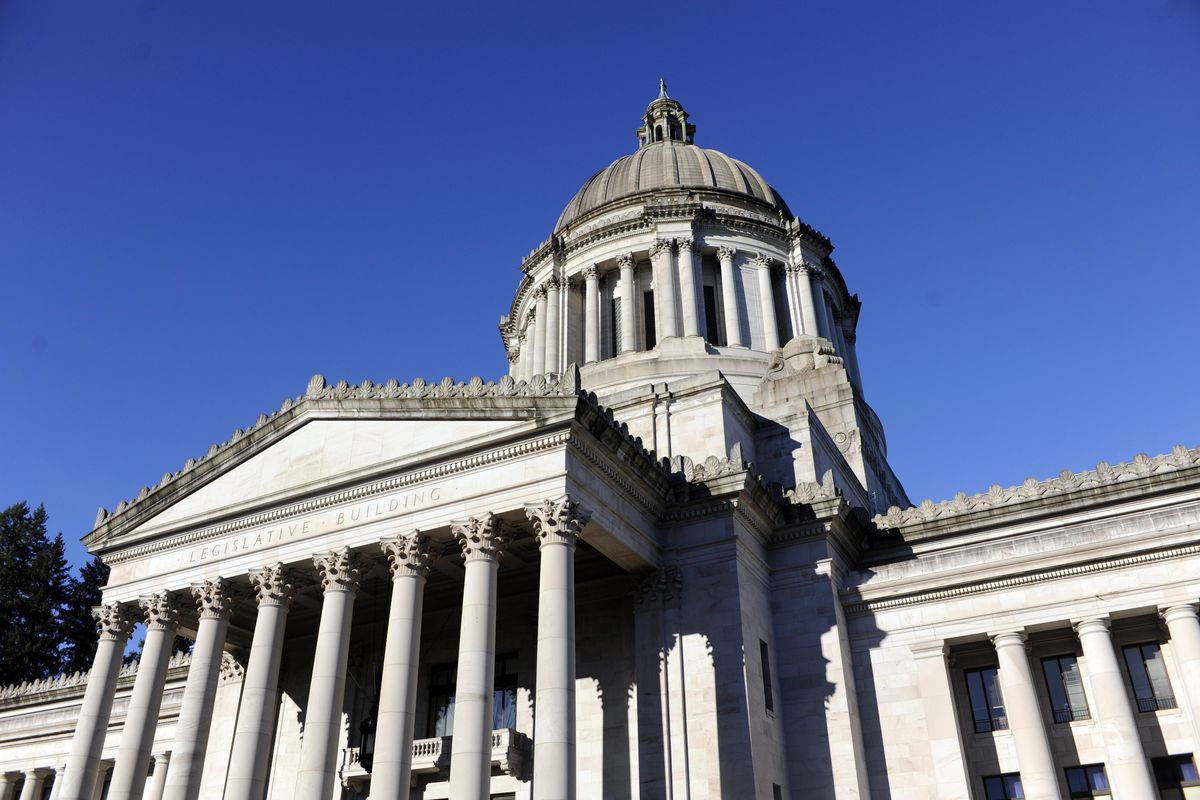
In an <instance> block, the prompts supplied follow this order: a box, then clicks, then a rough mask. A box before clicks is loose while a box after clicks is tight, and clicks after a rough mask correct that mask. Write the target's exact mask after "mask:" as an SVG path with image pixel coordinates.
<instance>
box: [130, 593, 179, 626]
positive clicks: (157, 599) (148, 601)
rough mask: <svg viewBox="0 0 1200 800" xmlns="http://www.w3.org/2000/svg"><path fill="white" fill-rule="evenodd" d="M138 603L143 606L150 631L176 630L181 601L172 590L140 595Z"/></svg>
mask: <svg viewBox="0 0 1200 800" xmlns="http://www.w3.org/2000/svg"><path fill="white" fill-rule="evenodd" d="M138 605H140V606H141V607H142V613H143V614H144V615H145V620H146V630H148V631H174V630H175V628H176V627H177V626H178V625H179V601H178V600H177V599H176V597H175V595H174V594H172V593H171V592H155V593H154V594H152V595H149V596H147V597H140V598H138Z"/></svg>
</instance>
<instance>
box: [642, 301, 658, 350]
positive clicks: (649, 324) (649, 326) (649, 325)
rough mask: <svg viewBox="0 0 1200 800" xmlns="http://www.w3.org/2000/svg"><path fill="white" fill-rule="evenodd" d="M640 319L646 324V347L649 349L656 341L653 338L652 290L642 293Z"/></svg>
mask: <svg viewBox="0 0 1200 800" xmlns="http://www.w3.org/2000/svg"><path fill="white" fill-rule="evenodd" d="M642 319H643V320H644V321H645V325H646V349H647V350H651V349H653V348H654V345H655V343H656V341H657V340H656V339H655V338H654V292H646V293H645V294H643V295H642Z"/></svg>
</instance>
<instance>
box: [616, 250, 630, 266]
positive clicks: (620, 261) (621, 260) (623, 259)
mask: <svg viewBox="0 0 1200 800" xmlns="http://www.w3.org/2000/svg"><path fill="white" fill-rule="evenodd" d="M617 267H618V268H619V269H633V253H623V254H621V255H619V256H617Z"/></svg>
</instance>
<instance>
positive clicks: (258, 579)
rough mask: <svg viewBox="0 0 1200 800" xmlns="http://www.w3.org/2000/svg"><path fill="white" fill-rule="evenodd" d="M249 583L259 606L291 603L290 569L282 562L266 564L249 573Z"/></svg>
mask: <svg viewBox="0 0 1200 800" xmlns="http://www.w3.org/2000/svg"><path fill="white" fill-rule="evenodd" d="M250 583H251V584H252V585H253V586H254V593H255V596H256V598H257V600H258V604H259V605H260V606H264V605H275V606H282V605H291V603H292V591H293V586H292V571H291V570H289V569H288V568H287V567H285V566H284V565H283V564H281V563H279V562H276V563H274V564H268V565H267V566H265V567H263V568H262V569H259V570H254V571H253V572H251V573H250Z"/></svg>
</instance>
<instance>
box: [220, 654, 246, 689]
mask: <svg viewBox="0 0 1200 800" xmlns="http://www.w3.org/2000/svg"><path fill="white" fill-rule="evenodd" d="M245 677H246V666H245V665H244V664H243V663H242V662H240V661H238V660H237V659H236V658H234V656H233V654H232V653H230V652H229V651H228V650H225V651H222V653H221V682H222V683H229V682H230V681H240V680H242V679H243V678H245Z"/></svg>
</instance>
